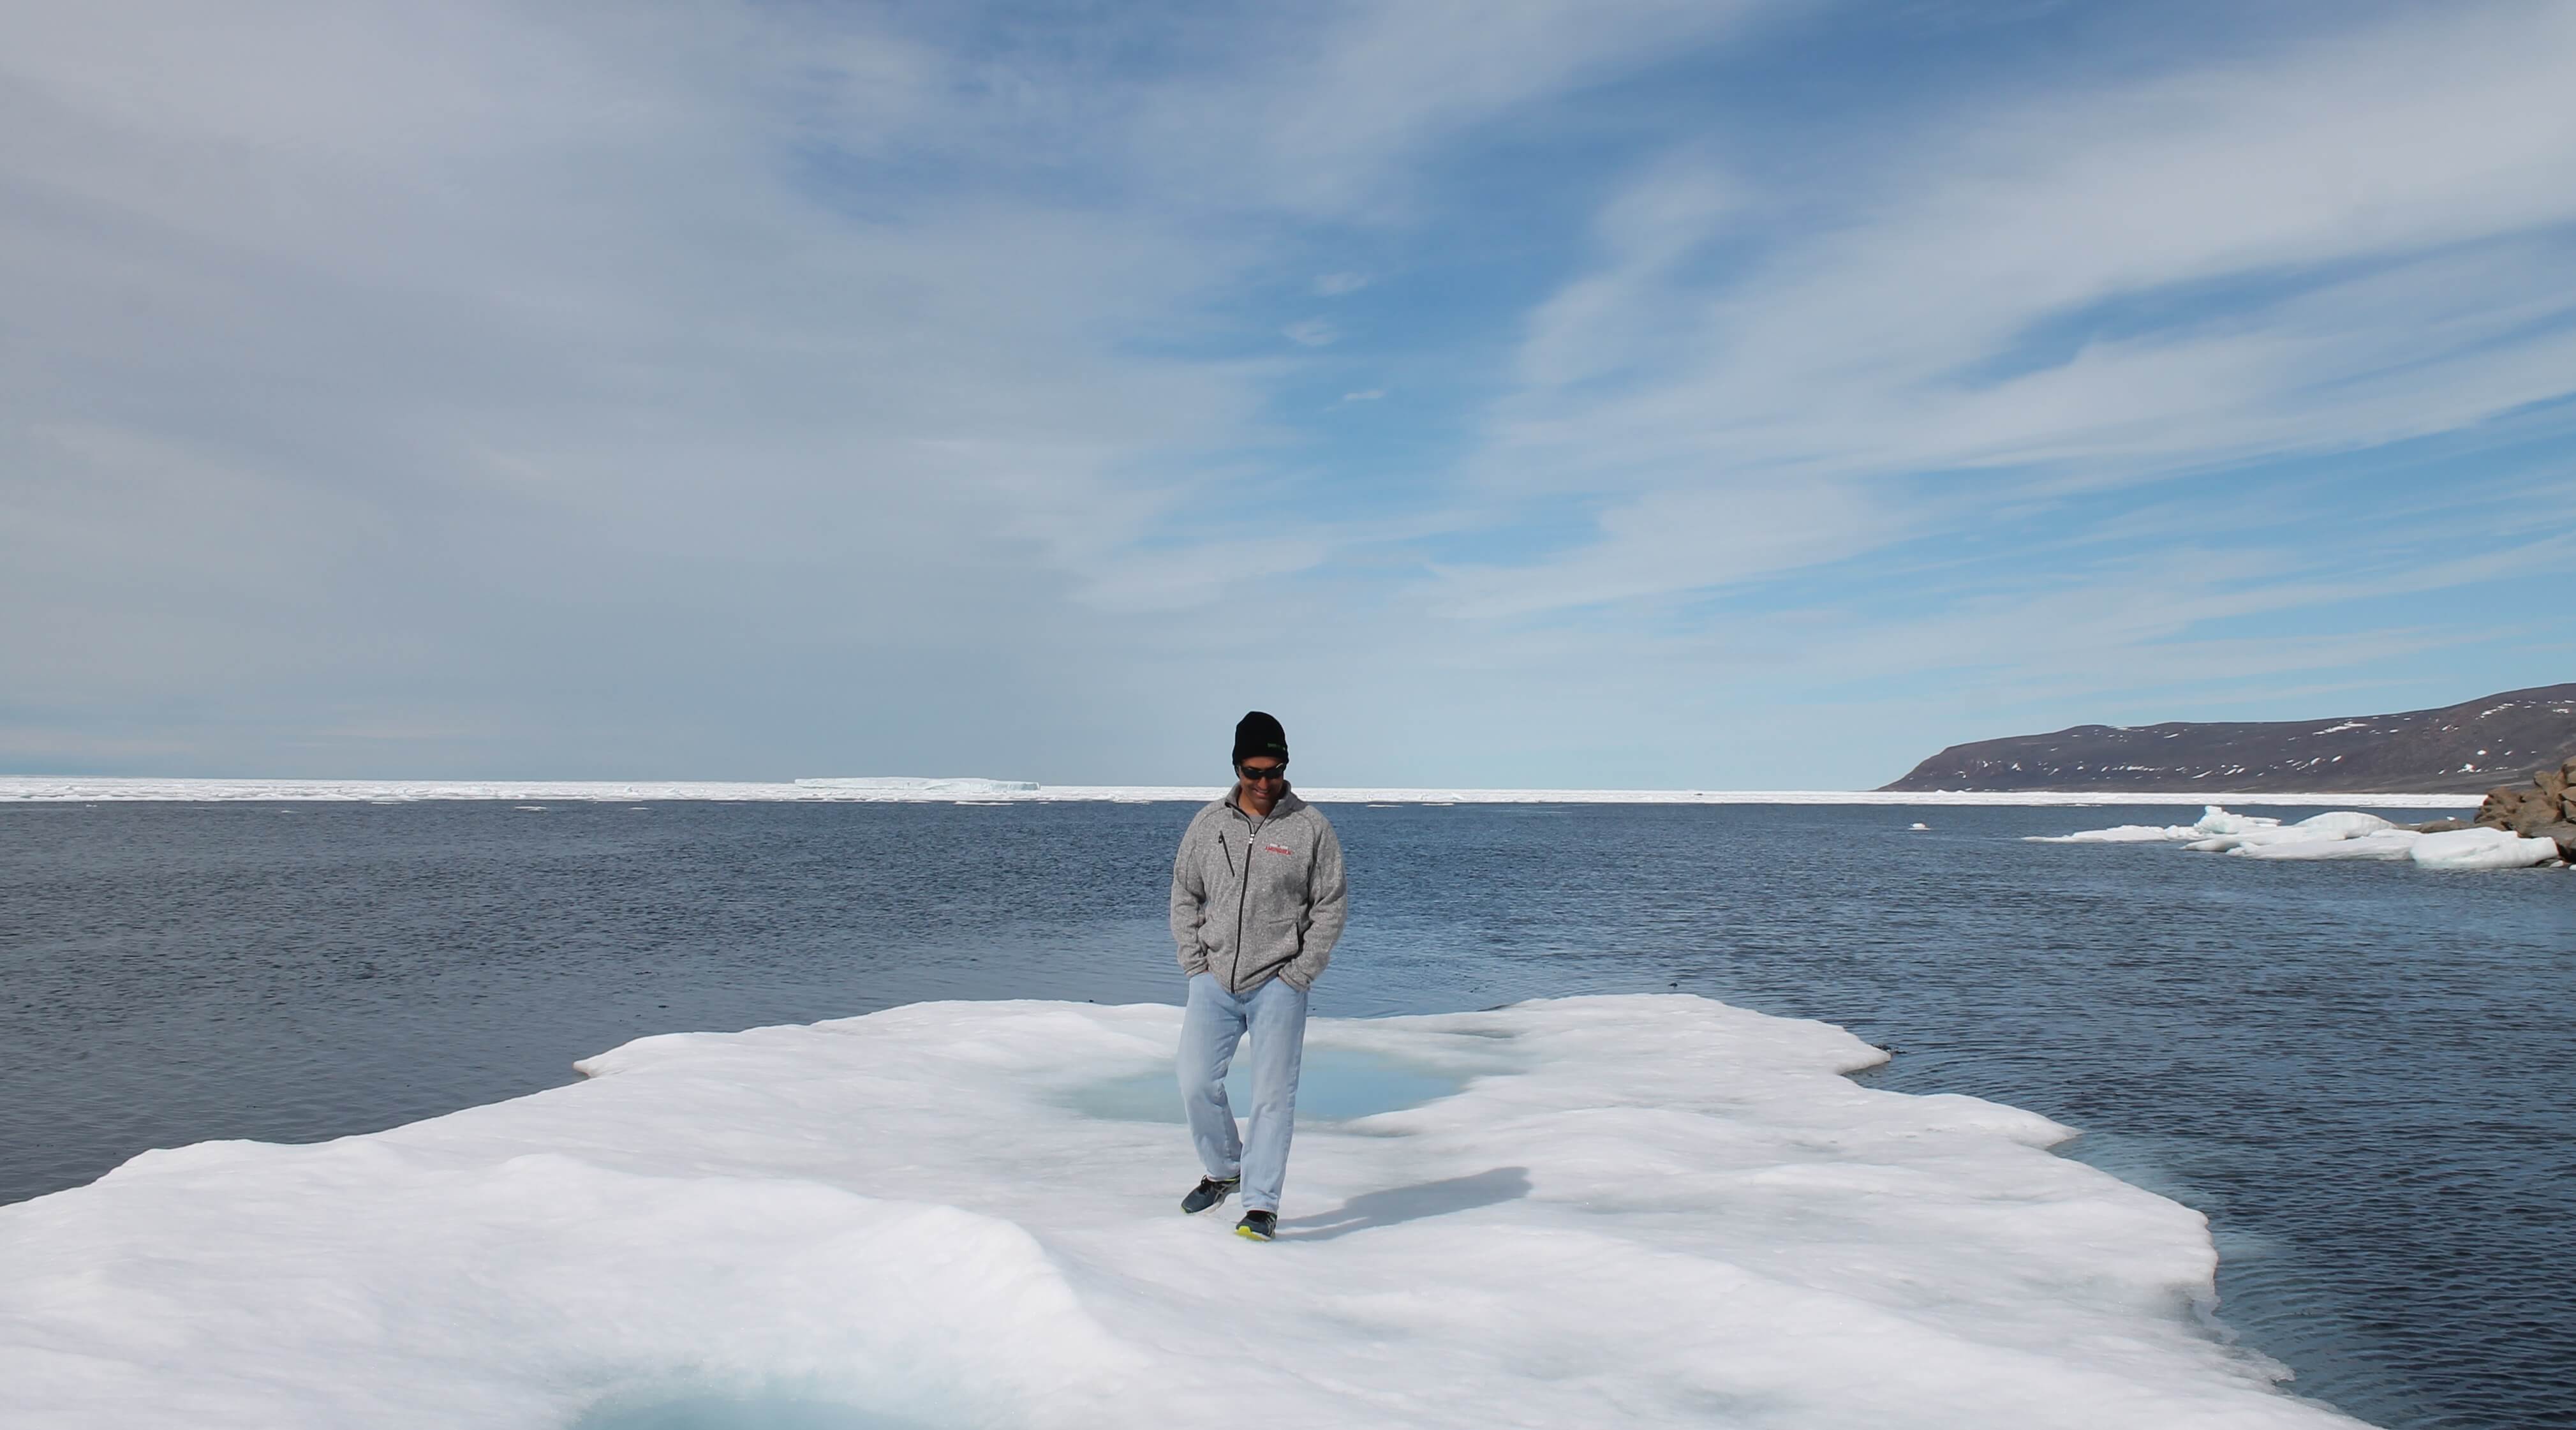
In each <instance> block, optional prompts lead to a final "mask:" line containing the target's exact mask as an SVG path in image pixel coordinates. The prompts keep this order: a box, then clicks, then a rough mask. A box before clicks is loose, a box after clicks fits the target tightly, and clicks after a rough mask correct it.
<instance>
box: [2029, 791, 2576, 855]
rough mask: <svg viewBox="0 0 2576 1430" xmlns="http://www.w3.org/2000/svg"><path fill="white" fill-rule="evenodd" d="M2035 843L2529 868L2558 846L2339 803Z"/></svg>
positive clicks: (2035, 838) (2204, 816)
mask: <svg viewBox="0 0 2576 1430" xmlns="http://www.w3.org/2000/svg"><path fill="white" fill-rule="evenodd" d="M2028 842H2030V843H2033V844H2152V843H2180V844H2182V847H2183V848H2185V849H2188V850H2191V851H2193V852H2195V853H2200V854H2234V855H2239V856H2241V857H2244V858H2247V859H2273V860H2286V861H2294V862H2295V861H2313V860H2326V859H2380V860H2388V861H2392V862H2393V861H2396V860H2400V859H2411V860H2413V861H2414V862H2415V863H2417V864H2420V865H2422V866H2424V867H2425V868H2427V869H2527V868H2530V867H2532V866H2533V865H2537V864H2551V863H2556V862H2557V861H2558V857H2559V851H2558V845H2557V844H2556V843H2555V842H2554V841H2551V840H2547V839H2525V838H2522V837H2521V836H2519V835H2516V834H2513V833H2512V832H2510V831H2507V830H2502V829H2483V828H2473V829H2459V830H2451V831H2448V832H2446V833H2441V834H2419V833H2417V832H2415V831H2414V830H2412V829H2408V828H2406V827H2405V826H2403V825H2397V824H2391V823H2389V822H2388V821H2387V820H2385V819H2382V818H2380V817H2379V816H2378V815H2375V814H2364V813H2362V812H2360V811H2358V810H2334V811H2330V812H2328V813H2325V814H2319V815H2312V816H2310V817H2308V818H2306V819H2302V820H2300V821H2298V822H2297V823H2295V824H2284V823H2283V822H2281V821H2280V820H2277V819H2273V818H2270V817H2267V816H2264V815H2249V814H2231V813H2229V812H2228V811H2226V810H2225V809H2222V808H2220V807H2219V806H2217V805H2214V804H2213V805H2211V806H2209V807H2208V808H2207V809H2206V810H2204V811H2203V812H2202V813H2201V816H2200V819H2199V821H2198V822H2197V823H2193V824H2172V825H2153V824H2122V825H2117V826H2114V827H2113V828H2110V829H2081V830H2077V831H2076V832H2075V833H2073V834H2035V835H2030V836H2028Z"/></svg>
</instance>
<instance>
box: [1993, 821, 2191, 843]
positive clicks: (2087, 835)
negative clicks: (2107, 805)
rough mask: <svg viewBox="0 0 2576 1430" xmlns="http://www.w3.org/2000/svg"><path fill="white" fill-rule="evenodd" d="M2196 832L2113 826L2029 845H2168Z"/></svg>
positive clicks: (2034, 838) (2029, 839)
mask: <svg viewBox="0 0 2576 1430" xmlns="http://www.w3.org/2000/svg"><path fill="white" fill-rule="evenodd" d="M2198 832H2199V831H2198V830H2196V829H2194V828H2193V827H2192V826H2190V825H2188V824H2116V825H2113V826H2112V827H2110V828H2109V829H2079V830H2077V831H2075V832H2074V833H2073V834H2032V835H2026V836H2024V842H2025V843H2029V844H2169V843H2171V842H2173V841H2174V840H2177V839H2189V838H2191V837H2192V836H2193V835H2194V834H2196V833H2198Z"/></svg>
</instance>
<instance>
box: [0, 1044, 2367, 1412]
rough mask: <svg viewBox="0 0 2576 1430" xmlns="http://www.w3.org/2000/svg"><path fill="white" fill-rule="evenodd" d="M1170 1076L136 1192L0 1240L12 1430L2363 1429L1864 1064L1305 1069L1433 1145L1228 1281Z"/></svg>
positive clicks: (895, 1068) (970, 1055)
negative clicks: (2290, 1392) (1156, 1098)
mask: <svg viewBox="0 0 2576 1430" xmlns="http://www.w3.org/2000/svg"><path fill="white" fill-rule="evenodd" d="M1178 1031H1179V1010H1178V1009H1176V1008H1171V1007H1164V1006H1154V1005H1140V1006H1133V1007H1110V1008H1103V1007H1095V1006H1089V1005H1071V1004H1061V1003H948V1004H921V1005H914V1006H910V1007H904V1008H897V1009H892V1010H889V1011H886V1012H883V1013H877V1014H872V1015H870V1016H867V1017H863V1018H851V1019H844V1020H840V1021H835V1022H828V1023H819V1024H814V1025H812V1026H805V1027H777V1028H761V1029H754V1030H752V1031H750V1032H745V1033H735V1034H704V1033H693V1034H675V1035H670V1036H664V1037H655V1038H646V1039H642V1040H639V1041H637V1042H633V1043H629V1044H627V1045H625V1046H624V1047H621V1048H618V1049H616V1050H615V1051H612V1052H609V1053H606V1054H603V1055H601V1056H599V1057H596V1058H592V1059H590V1060H588V1061H587V1062H586V1063H584V1064H583V1065H582V1067H583V1070H584V1071H585V1072H587V1073H589V1074H591V1077H590V1079H589V1080H588V1081H586V1082H583V1083H579V1084H576V1085H573V1086H570V1087H564V1088H558V1089H554V1090H551V1091H547V1092H542V1093H538V1094H536V1095H534V1096H530V1097H525V1098H520V1099H517V1100H515V1101H512V1102H507V1103H501V1104H496V1105H493V1106H489V1107H478V1108H472V1109H468V1110H466V1111H463V1112H459V1113H455V1114H452V1115H450V1116H446V1117H440V1118H434V1119H431V1120H429V1121H425V1122H419V1123H414V1124H411V1125H409V1126H405V1127H399V1128H395V1129H393V1130H391V1131H387V1132H381V1133H376V1134H372V1135H367V1136H358V1137H346V1138H342V1139H339V1140H337V1141H334V1142H327V1143H321V1144H316V1145H309V1146H275V1145H268V1144H261V1143H250V1142H216V1143H202V1144H199V1145H197V1146H193V1147H185V1148H180V1149H178V1150H175V1151H166V1152H152V1153H146V1154H144V1155H143V1156H140V1157H137V1158H135V1159H134V1160H133V1161H131V1162H128V1163H127V1164H126V1165H124V1166H123V1167H120V1168H118V1169H117V1170H116V1171H114V1172H111V1173H110V1174H108V1175H107V1176H106V1177H103V1178H101V1179H100V1180H99V1181H98V1182H96V1183H94V1184H92V1185H90V1186H88V1187H83V1188H77V1189H74V1190H71V1191H66V1192H60V1193H56V1194H54V1195H52V1196H47V1197H40V1198H37V1199H36V1200H34V1201H31V1202H25V1203H21V1204H19V1205H16V1206H9V1207H0V1265H5V1266H7V1267H8V1268H9V1274H8V1276H7V1277H6V1278H5V1279H0V1384H6V1385H7V1386H8V1387H9V1401H10V1404H11V1407H12V1411H13V1416H14V1418H13V1420H12V1424H13V1425H25V1426H29V1427H36V1426H43V1427H62V1430H74V1427H82V1428H83V1430H85V1428H86V1427H120V1430H122V1427H131V1426H137V1425H187V1426H190V1427H192V1428H193V1430H225V1428H226V1427H241V1430H250V1427H258V1430H277V1428H278V1427H298V1426H312V1427H324V1426H332V1427H337V1426H347V1425H365V1426H369V1427H413V1426H418V1427H431V1426H436V1427H442V1430H443V1428H444V1427H456V1426H490V1427H528V1430H616V1427H621V1426H641V1425H646V1424H656V1425H659V1424H668V1423H682V1422H681V1421H679V1420H675V1419H664V1418H657V1417H664V1416H675V1415H678V1414H680V1413H682V1412H683V1411H685V1412H686V1413H687V1414H688V1415H689V1416H692V1417H694V1418H689V1419H687V1420H686V1421H685V1423H687V1424H690V1425H692V1426H716V1425H735V1424H739V1425H743V1426H749V1425H752V1424H756V1423H761V1417H762V1416H763V1415H764V1414H765V1413H770V1412H776V1411H779V1410H780V1409H781V1408H782V1407H785V1408H789V1409H792V1410H793V1411H794V1412H795V1414H794V1417H793V1418H792V1423H794V1424H797V1425H800V1426H846V1427H851V1430H856V1428H857V1427H881V1426H885V1425H889V1424H902V1425H907V1426H918V1427H950V1426H958V1427H963V1426H979V1427H982V1426H994V1427H999V1426H1026V1427H1061V1430H1075V1427H1093V1426H1099V1427H1107V1426H1120V1427H1129V1426H1187V1425H1212V1424H1221V1423H1233V1422H1236V1421H1239V1420H1244V1419H1246V1418H1249V1419H1252V1420H1256V1421H1259V1422H1262V1423H1271V1424H1278V1425H1283V1426H1309V1425H1369V1426H1454V1427H1459V1430H1491V1427H1494V1426H1497V1425H1562V1426H1594V1425H1614V1424H1615V1425H1638V1426H1653V1425H1675V1426H1680V1425H1692V1426H1698V1425H1707V1424H1711V1423H1728V1424H1734V1423H1743V1424H1760V1425H1764V1426H1778V1427H1797V1426H1852V1425H1863V1424H1870V1425H1902V1426H1907V1427H1959V1430H1971V1427H1973V1430H1997V1427H2022V1426H2051V1427H2058V1426H2062V1427H2069V1428H2070V1430H2073V1427H2083V1430H2102V1427H2139V1430H2168V1427H2172V1426H2178V1425H2195V1426H2197V1425H2213V1426H2230V1427H2244V1430H2253V1427H2275V1426H2277V1427H2329V1426H2352V1425H2356V1424H2358V1422H2355V1421H2351V1420H2348V1419H2346V1418H2345V1417H2342V1416H2340V1415H2337V1414H2336V1413H2334V1412H2332V1411H2330V1410H2328V1409H2325V1408H2323V1407H2320V1406H2318V1405H2315V1404H2312V1403H2309V1402H2305V1401H2302V1400H2298V1399H2295V1398H2292V1397H2290V1396H2287V1395H2284V1394H2281V1393H2280V1392H2279V1391H2278V1390H2277V1389H2275V1388H2274V1387H2273V1385H2272V1384H2271V1383H2270V1382H2269V1378H2268V1377H2269V1375H2270V1374H2276V1373H2277V1371H2276V1368H2273V1367H2271V1366H2270V1365H2269V1363H2267V1362H2265V1361H2263V1360H2261V1359H2260V1358H2259V1357H2255V1356H2252V1355H2250V1354H2248V1353H2245V1352H2242V1351H2237V1350H2231V1349H2229V1348H2227V1347H2225V1346H2223V1345H2222V1344H2220V1343H2219V1342H2218V1341H2217V1340H2216V1339H2214V1338H2213V1337H2212V1336H2211V1335H2210V1334H2209V1332H2208V1330H2207V1328H2206V1326H2205V1324H2204V1323H2203V1321H2202V1320H2201V1319H2200V1318H2199V1317H2198V1315H2197V1314H2196V1313H2197V1312H2198V1311H2199V1310H2201V1309H2204V1308H2205V1307H2206V1305H2207V1304H2208V1302H2209V1298H2210V1297H2211V1295H2212V1284H2213V1283H2212V1276H2213V1271H2214V1268H2215V1264H2216V1257H2215V1255H2214V1253H2213V1250H2212V1247H2211V1242H2210V1238H2209V1234H2208V1230H2207V1226H2206V1223H2205V1222H2204V1220H2203V1219H2202V1218H2201V1216H2200V1215H2199V1214H2198V1213H2196V1212H2193V1211H2191V1210H2190V1209H2189V1208H2186V1207H2183V1206H2180V1205H2177V1204H2176V1203H2174V1202H2171V1201H2168V1200H2166V1199H2164V1198H2162V1197H2158V1196H2155V1195H2153V1194H2151V1193H2149V1192H2146V1191H2143V1190H2141V1189H2139V1188H2137V1187H2133V1186H2130V1185H2128V1184H2126V1183H2123V1182H2121V1181H2118V1180H2117V1179H2115V1178H2113V1177H2111V1176H2109V1175H2108V1174H2106V1173H2103V1172H2100V1171H2097V1170H2095V1169H2093V1168H2090V1167H2087V1166H2085V1165H2083V1164H2081V1163H2078V1162H2074V1161H2070V1160H2066V1159H2063V1158H2059V1157H2056V1156H2053V1155H2051V1154H2050V1153H2049V1152H2048V1151H2047V1150H2046V1149H2047V1148H2049V1147H2050V1146H2052V1145H2054V1144H2056V1143H2057V1142H2059V1141H2061V1140H2063V1139H2064V1138H2066V1137H2067V1136H2069V1135H2071V1133H2070V1130H2069V1129H2067V1128H2065V1127H2062V1126H2059V1125H2057V1124H2055V1123H2053V1122H2050V1121H2049V1120H2047V1119H2046V1118H2043V1117H2039V1116H2037V1115H2034V1114H2032V1113H2028V1112H2023V1111H2020V1110H2017V1109H2014V1108H2010V1107H2004V1106H2000V1105H1997V1104H1994V1103H1990V1102H1984V1101H1980V1100H1978V1099H1975V1098H1970V1097H1962V1096H1953V1095H1942V1096H1906V1095H1902V1094H1898V1093H1893V1092H1887V1091H1881V1090H1876V1089H1871V1088H1867V1087H1863V1086H1860V1085H1859V1084H1856V1083H1854V1082H1852V1081H1850V1080H1849V1079H1847V1078H1846V1077H1844V1076H1843V1074H1845V1073H1849V1072H1852V1071H1854V1070H1857V1069H1860V1068H1864V1067H1868V1066H1871V1065H1873V1064H1875V1063H1877V1062H1879V1061H1881V1060H1882V1058H1883V1054H1881V1053H1880V1052H1879V1051H1878V1050H1877V1049H1875V1048H1872V1047H1870V1046H1869V1045H1868V1044H1866V1043H1864V1042H1862V1041H1861V1040H1859V1039H1858V1038H1855V1037H1853V1036H1851V1035H1850V1034H1849V1033H1846V1032H1844V1031H1842V1030H1840V1029H1837V1028H1833V1027H1830V1026H1827V1025H1825V1024H1821V1023H1815V1022H1807V1021H1797V1020H1790V1019H1782V1018H1772V1017H1766V1016H1763V1015H1760V1014H1756V1013H1751V1012H1747V1011H1743V1010H1740V1009H1736V1008H1731V1007H1727V1006H1725V1005H1723V1004H1719V1003H1714V1002H1710V1001H1707V1000H1704V999H1699V998H1694V997H1687V996H1678V995H1676V996H1660V997H1597V998H1574V999H1565V1000H1559V1001H1548V1002H1538V1003H1527V1004H1520V1005H1516V1006H1513V1007H1508V1008H1502V1009H1496V1010H1492V1011H1488V1012H1481V1013H1459V1014H1446V1015H1439V1016H1429V1017H1412V1018H1389V1019H1372V1020H1341V1019H1318V1020H1317V1021H1316V1022H1315V1023H1314V1024H1313V1025H1312V1029H1311V1032H1310V1036H1309V1042H1308V1060H1309V1064H1310V1066H1311V1067H1314V1068H1316V1069H1318V1070H1319V1071H1320V1072H1323V1073H1329V1072H1330V1070H1331V1069H1332V1068H1333V1067H1334V1066H1336V1061H1337V1060H1340V1062H1341V1063H1342V1064H1346V1065H1347V1066H1346V1068H1345V1071H1346V1072H1347V1071H1348V1070H1349V1069H1352V1068H1357V1069H1362V1070H1363V1072H1364V1071H1365V1069H1368V1068H1372V1067H1373V1068H1378V1069H1381V1070H1383V1069H1387V1068H1398V1067H1400V1068H1406V1069H1411V1070H1412V1071H1413V1073H1414V1074H1416V1076H1415V1077H1414V1079H1413V1081H1414V1083H1415V1084H1416V1087H1415V1089H1414V1095H1415V1096H1417V1097H1422V1096H1427V1097H1429V1098H1430V1100H1428V1101H1422V1102H1419V1103H1417V1104H1416V1105H1411V1106H1401V1107H1395V1108H1392V1109H1391V1110H1371V1109H1370V1108H1369V1107H1367V1106H1359V1107H1347V1108H1344V1109H1341V1110H1342V1111H1344V1112H1346V1113H1351V1114H1354V1115H1352V1116H1351V1117H1350V1119H1349V1120H1345V1121H1340V1122H1335V1121H1330V1120H1319V1119H1314V1118H1310V1120H1309V1121H1308V1123H1307V1125H1304V1126H1301V1127H1300V1128H1299V1132H1298V1140H1297V1152H1296V1157H1295V1161H1294V1165H1293V1168H1292V1177H1291V1181H1290V1185H1289V1189H1288V1205H1287V1207H1286V1208H1285V1209H1284V1210H1285V1213H1286V1215H1285V1218H1284V1220H1283V1222H1282V1235H1281V1239H1280V1240H1279V1241H1278V1242H1277V1243H1276V1244H1273V1245H1269V1246H1260V1245H1254V1244H1251V1243H1247V1242H1244V1241H1242V1240H1240V1239H1238V1238H1236V1237H1234V1236H1232V1235H1231V1234H1230V1232H1229V1227H1230V1224H1231V1221H1232V1213H1231V1210H1230V1209H1229V1210H1228V1211H1227V1212H1226V1213H1224V1214H1221V1215H1214V1216H1205V1217H1197V1218H1185V1217H1183V1216H1181V1215H1180V1214H1179V1213H1178V1211H1177V1210H1176V1207H1175V1202H1176V1200H1177V1198H1178V1197H1179V1195H1180V1193H1181V1192H1182V1191H1183V1190H1185V1189H1186V1188H1187V1187H1188V1185H1189V1184H1190V1182H1191V1181H1192V1180H1193V1179H1194V1178H1195V1177H1196V1175H1197V1169H1196V1166H1195V1163H1194V1161H1193V1159H1192V1157H1191V1154H1190V1152H1189V1146H1188V1141H1187V1138H1186V1135H1185V1134H1184V1132H1183V1131H1182V1129H1181V1128H1180V1127H1179V1126H1177V1125H1175V1124H1176V1121H1177V1119H1176V1118H1171V1120H1166V1121H1156V1120H1145V1119H1146V1118H1148V1117H1150V1116H1152V1115H1154V1113H1153V1110H1152V1108H1151V1106H1150V1105H1147V1106H1144V1107H1142V1108H1141V1109H1140V1110H1136V1111H1131V1112H1128V1113H1125V1114H1123V1115H1122V1114H1120V1112H1119V1108H1120V1106H1121V1104H1120V1103H1119V1101H1118V1099H1117V1098H1115V1097H1109V1096H1107V1095H1106V1094H1105V1093H1104V1089H1116V1088H1130V1089H1133V1088H1137V1087H1150V1086H1152V1085H1153V1083H1154V1082H1155V1081H1156V1080H1157V1079H1161V1078H1165V1077H1167V1076H1168V1073H1169V1068H1170V1060H1171V1056H1172V1051H1173V1047H1174V1044H1175V1041H1176V1039H1177V1035H1178ZM1449 1088H1455V1089H1457V1090H1456V1091H1454V1092H1451V1093H1449V1094H1448V1095H1445V1096H1443V1095H1438V1094H1439V1093H1440V1092H1441V1091H1442V1090H1444V1089H1449ZM1122 1095H1124V1094H1122ZM1165 1101H1166V1102H1167V1103H1171V1104H1176V1103H1177V1096H1176V1095H1169V1094H1168V1093H1167V1094H1166V1098H1165ZM1176 1111H1177V1108H1176V1106H1174V1107H1167V1108H1166V1109H1165V1110H1164V1114H1163V1115H1164V1116H1166V1117H1169V1116H1170V1114H1171V1113H1174V1112H1176ZM1361 1113H1365V1114H1366V1115H1356V1114H1361Z"/></svg>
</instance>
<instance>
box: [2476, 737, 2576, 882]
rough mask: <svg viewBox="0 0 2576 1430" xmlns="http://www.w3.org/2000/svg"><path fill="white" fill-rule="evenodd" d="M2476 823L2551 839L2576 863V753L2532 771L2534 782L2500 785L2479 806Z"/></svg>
mask: <svg viewBox="0 0 2576 1430" xmlns="http://www.w3.org/2000/svg"><path fill="white" fill-rule="evenodd" d="M2476 822H2477V823H2479V824H2483V825H2485V826H2486V827H2487V828H2489V829H2505V830H2510V831H2512V832H2513V833H2515V834H2519V835H2521V836H2522V837H2523V838H2525V839H2551V840H2555V841H2557V843H2558V853H2559V857H2561V858H2563V859H2566V860H2567V861H2568V862H2570V863H2576V756H2570V757H2568V758H2567V759H2566V760H2565V761H2563V762H2561V763H2560V764H2559V765H2558V766H2557V767H2556V768H2554V769H2544V770H2540V771H2538V772H2537V773H2535V774H2533V775H2532V777H2531V783H2529V784H2521V785H2498V786H2496V787H2495V788H2494V789H2491V790H2489V791H2487V798H2486V803H2484V804H2481V805H2479V806H2478V817H2477V820H2476Z"/></svg>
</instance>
